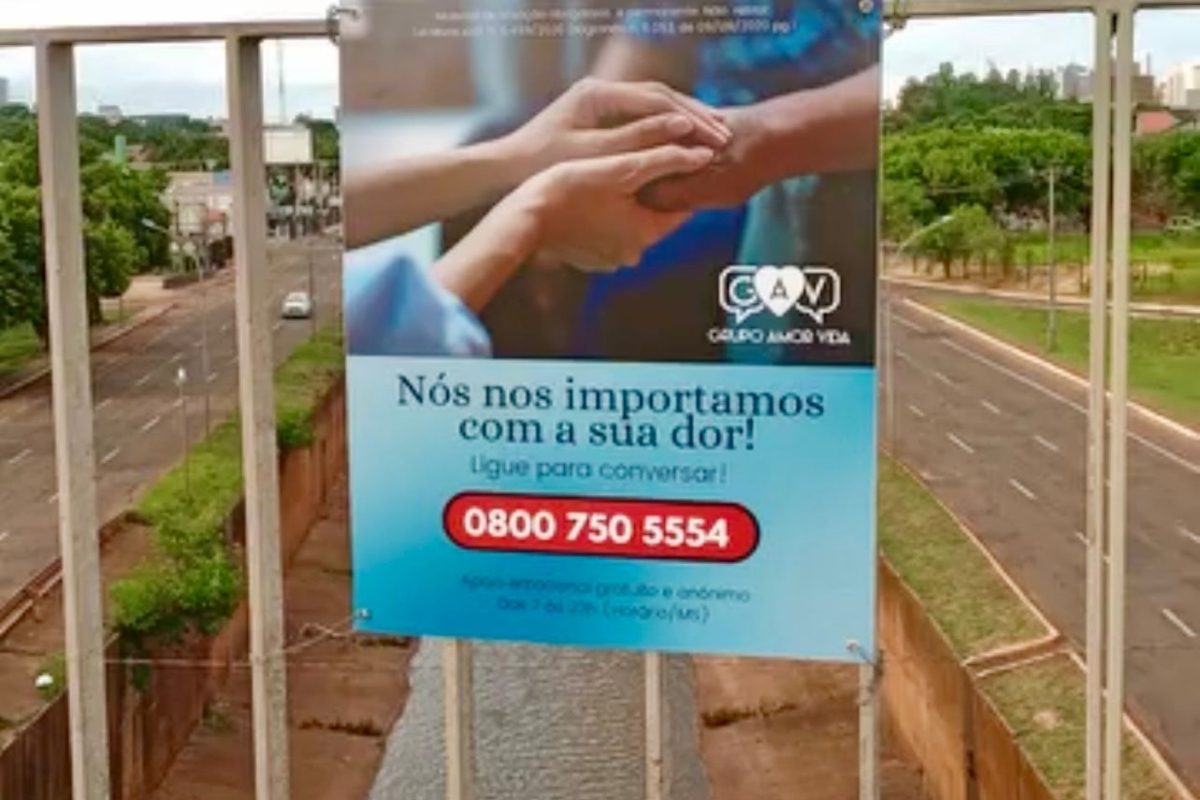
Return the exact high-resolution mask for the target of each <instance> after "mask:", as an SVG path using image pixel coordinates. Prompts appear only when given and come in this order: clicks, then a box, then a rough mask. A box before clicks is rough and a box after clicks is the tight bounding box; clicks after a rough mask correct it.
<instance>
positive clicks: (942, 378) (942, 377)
mask: <svg viewBox="0 0 1200 800" xmlns="http://www.w3.org/2000/svg"><path fill="white" fill-rule="evenodd" d="M933 377H935V378H937V379H938V380H939V381H941V382H942V383H944V384H946V385H947V386H953V385H954V381H952V380H950V377H949V376H948V375H946V373H944V372H938V371H937V370H936V369H935V370H934V371H933Z"/></svg>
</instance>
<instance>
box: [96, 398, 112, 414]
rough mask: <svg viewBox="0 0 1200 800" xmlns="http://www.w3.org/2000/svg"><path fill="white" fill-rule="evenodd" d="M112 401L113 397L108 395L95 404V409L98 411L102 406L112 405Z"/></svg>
mask: <svg viewBox="0 0 1200 800" xmlns="http://www.w3.org/2000/svg"><path fill="white" fill-rule="evenodd" d="M112 401H113V399H112V398H111V397H109V398H108V399H106V400H101V401H100V402H99V403H97V404H96V410H97V411H99V410H100V409H102V408H105V407H107V406H109V405H112Z"/></svg>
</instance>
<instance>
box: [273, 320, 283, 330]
mask: <svg viewBox="0 0 1200 800" xmlns="http://www.w3.org/2000/svg"><path fill="white" fill-rule="evenodd" d="M282 327H283V320H280V321H279V322H276V323H275V324H274V325H272V326H271V330H272V331H277V330H279V329H280V328H282Z"/></svg>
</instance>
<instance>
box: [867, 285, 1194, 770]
mask: <svg viewBox="0 0 1200 800" xmlns="http://www.w3.org/2000/svg"><path fill="white" fill-rule="evenodd" d="M897 295H898V296H897V298H896V299H895V300H894V301H893V305H892V308H891V312H892V314H893V324H892V331H893V336H894V340H895V353H894V361H893V363H894V366H895V373H894V375H895V385H896V403H895V410H894V415H895V423H894V424H895V436H894V437H893V436H892V433H891V432H890V431H889V430H888V421H887V419H888V413H886V412H885V413H884V414H883V415H882V416H883V418H884V429H883V435H884V437H885V443H891V444H892V446H893V447H894V448H895V451H896V452H898V454H899V456H900V458H901V459H902V460H903V461H904V462H906V463H907V464H909V465H910V466H911V467H913V468H914V469H915V470H916V471H918V472H919V473H920V474H921V475H922V477H923V478H924V479H925V480H926V481H927V482H928V483H929V485H930V486H931V487H932V488H933V490H934V491H935V492H936V493H937V494H938V496H939V497H940V498H941V499H942V500H943V502H945V503H946V504H947V505H948V506H949V507H950V508H951V509H952V510H953V511H954V513H955V514H957V515H958V516H959V517H960V518H962V519H963V520H964V521H965V522H966V524H967V525H968V526H969V527H970V528H971V529H972V530H973V531H974V532H975V533H976V534H977V535H978V536H979V537H980V538H981V539H982V541H983V542H984V543H985V545H986V546H987V547H988V548H989V549H990V550H991V551H992V553H993V554H994V555H995V556H996V557H997V558H998V559H999V560H1000V562H1001V563H1002V564H1003V565H1004V567H1005V568H1006V570H1007V571H1008V572H1009V574H1010V575H1012V577H1013V578H1014V579H1015V580H1016V581H1017V583H1018V584H1019V585H1020V586H1021V587H1022V588H1023V589H1024V590H1025V591H1026V592H1027V593H1029V595H1030V596H1031V597H1032V598H1033V600H1034V601H1035V602H1036V603H1037V604H1038V605H1039V606H1040V607H1041V609H1042V610H1043V612H1044V613H1045V614H1046V615H1047V617H1048V618H1049V619H1050V620H1051V622H1053V623H1054V624H1055V625H1056V626H1057V627H1059V628H1060V630H1062V631H1063V632H1064V634H1065V635H1067V636H1068V637H1069V639H1070V640H1071V642H1072V643H1073V644H1074V645H1075V646H1076V647H1077V648H1078V649H1079V651H1080V652H1082V651H1083V648H1084V643H1085V641H1086V632H1085V631H1086V629H1085V616H1084V615H1085V608H1086V604H1085V581H1086V577H1085V575H1086V573H1085V569H1086V567H1085V555H1086V543H1085V540H1084V531H1085V520H1086V508H1085V502H1086V480H1087V472H1086V470H1087V391H1086V388H1084V387H1081V386H1079V385H1077V384H1076V383H1073V382H1071V381H1070V380H1068V379H1066V378H1063V377H1060V376H1056V375H1054V374H1053V373H1051V372H1048V371H1045V370H1043V369H1041V368H1039V367H1037V366H1035V365H1032V364H1029V363H1028V362H1027V361H1026V360H1023V359H1021V358H1020V357H1019V356H1016V355H1013V354H1012V353H1011V352H1008V351H1006V350H1004V349H1002V348H999V347H995V346H992V345H989V344H987V343H986V342H982V341H980V340H979V339H978V338H976V337H973V336H971V335H970V334H968V333H965V332H962V331H960V330H958V329H956V328H955V327H953V326H949V325H946V324H944V323H942V322H940V321H939V320H937V319H936V318H935V317H932V316H930V315H928V314H926V313H923V312H922V311H921V310H920V309H919V308H917V307H914V306H913V305H911V304H910V303H907V302H905V299H904V295H905V293H904V292H903V291H900V292H898V293H897ZM1128 453H1129V456H1128V462H1129V523H1128V531H1129V540H1128V602H1127V618H1126V619H1127V644H1128V647H1127V658H1126V675H1127V677H1126V680H1127V689H1128V695H1127V699H1128V703H1129V705H1130V707H1131V708H1132V710H1133V712H1134V714H1135V717H1136V718H1137V719H1138V721H1139V722H1140V723H1142V725H1143V726H1144V727H1145V729H1146V730H1147V732H1148V733H1149V734H1150V735H1151V737H1152V738H1154V739H1155V740H1156V741H1157V742H1159V743H1160V744H1162V745H1164V747H1165V749H1166V750H1167V755H1168V758H1169V759H1171V760H1172V761H1173V762H1174V763H1175V764H1176V765H1177V766H1178V767H1179V768H1180V770H1181V771H1182V772H1183V773H1184V776H1185V780H1187V781H1188V782H1189V783H1190V784H1191V785H1193V786H1200V693H1198V692H1197V691H1196V687H1197V682H1196V681H1197V677H1198V676H1200V638H1198V637H1200V438H1194V437H1187V436H1185V435H1182V434H1178V433H1173V432H1171V431H1170V430H1168V429H1166V428H1164V427H1161V426H1158V425H1154V424H1151V423H1149V422H1146V421H1143V420H1141V419H1138V418H1136V417H1133V416H1131V418H1130V438H1129V448H1128Z"/></svg>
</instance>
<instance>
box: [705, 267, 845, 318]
mask: <svg viewBox="0 0 1200 800" xmlns="http://www.w3.org/2000/svg"><path fill="white" fill-rule="evenodd" d="M718 292H719V298H720V303H721V308H723V309H725V310H726V311H727V312H729V313H730V314H732V315H733V318H734V322H735V323H736V324H738V325H741V324H742V323H743V322H744V321H746V319H748V318H749V317H752V316H754V315H755V314H757V313H759V312H761V311H764V310H766V311H770V312H771V313H772V314H774V315H775V316H777V317H782V316H784V315H785V314H787V313H788V312H789V311H791V310H792V309H793V308H794V309H796V310H797V311H799V312H800V313H802V314H805V315H807V316H809V317H810V318H812V320H813V321H814V322H816V323H817V324H818V325H824V324H825V317H826V315H828V314H831V313H833V312H834V311H837V309H838V306H840V305H841V304H842V278H841V276H840V275H838V273H837V272H835V271H834V270H832V269H830V268H829V267H796V266H786V267H778V266H760V267H753V266H745V265H734V266H731V267H726V268H725V269H723V270H722V271H721V275H720V277H719V278H718Z"/></svg>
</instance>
